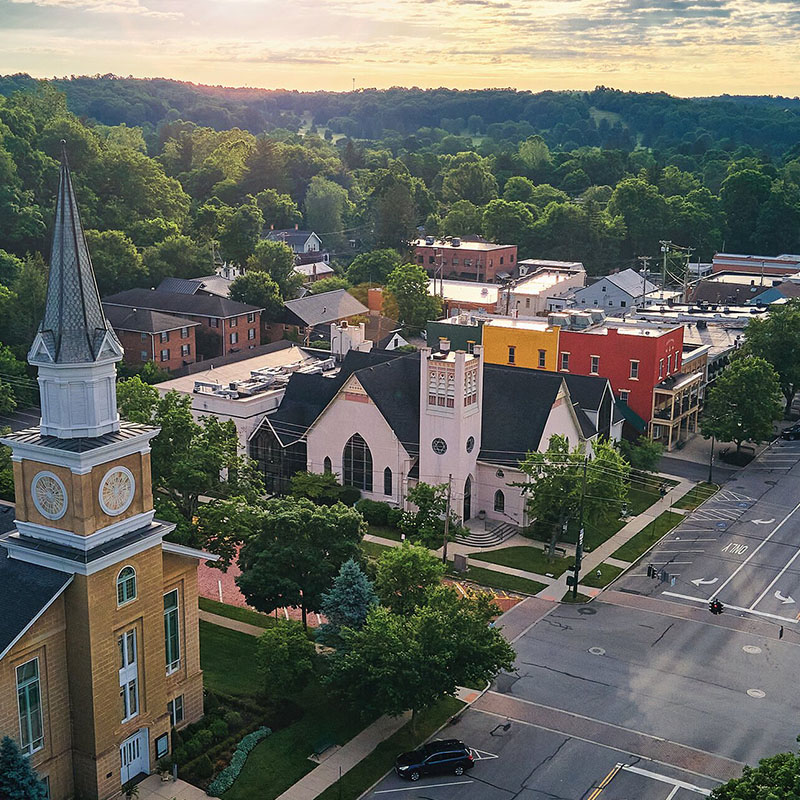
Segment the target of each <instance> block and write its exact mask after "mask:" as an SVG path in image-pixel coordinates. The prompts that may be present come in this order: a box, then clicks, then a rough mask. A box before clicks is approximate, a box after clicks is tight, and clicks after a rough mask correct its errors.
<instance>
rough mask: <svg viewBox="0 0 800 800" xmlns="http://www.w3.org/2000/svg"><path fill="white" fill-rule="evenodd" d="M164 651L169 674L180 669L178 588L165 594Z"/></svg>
mask: <svg viewBox="0 0 800 800" xmlns="http://www.w3.org/2000/svg"><path fill="white" fill-rule="evenodd" d="M164 652H165V653H166V657H167V675H170V674H171V673H173V672H175V671H176V670H178V669H180V666H181V637H180V624H179V621H178V590H177V589H173V590H172V591H171V592H167V593H166V594H165V595H164Z"/></svg>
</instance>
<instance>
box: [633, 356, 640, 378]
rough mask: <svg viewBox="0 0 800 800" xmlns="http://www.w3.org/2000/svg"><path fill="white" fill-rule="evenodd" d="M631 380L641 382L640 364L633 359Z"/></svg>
mask: <svg viewBox="0 0 800 800" xmlns="http://www.w3.org/2000/svg"><path fill="white" fill-rule="evenodd" d="M631 380H634V381H636V380H639V362H638V361H635V360H634V359H631Z"/></svg>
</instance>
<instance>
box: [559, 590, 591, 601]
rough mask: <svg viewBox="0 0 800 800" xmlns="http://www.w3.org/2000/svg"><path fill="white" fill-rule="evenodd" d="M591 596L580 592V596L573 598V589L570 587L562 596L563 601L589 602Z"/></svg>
mask: <svg viewBox="0 0 800 800" xmlns="http://www.w3.org/2000/svg"><path fill="white" fill-rule="evenodd" d="M591 599H592V598H591V597H587V596H586V595H585V594H581V593H580V592H578V596H577V597H576V598H575V599H574V600H573V599H572V589H568V590H567V593H566V594H565V595H564V596H563V597H562V598H561V602H562V603H588V602H589V600H591Z"/></svg>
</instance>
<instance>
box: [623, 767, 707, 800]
mask: <svg viewBox="0 0 800 800" xmlns="http://www.w3.org/2000/svg"><path fill="white" fill-rule="evenodd" d="M622 769H623V770H625V772H632V773H634V775H643V776H644V777H645V778H652V779H653V780H654V781H661V783H668V784H670V785H671V786H674V787H675V790H676V791H677V790H678V789H686V790H687V791H689V792H695V793H696V794H702V795H703V796H704V797H708V796H709V795H710V794H711V790H710V789H704V788H703V787H702V786H695V785H694V784H693V783H687V782H686V781H679V780H677V779H676V778H669V777H667V776H666V775H659V773H657V772H651V771H650V770H649V769H642V768H641V767H633V766H631V767H628V766H625V767H623V768H622ZM670 797H672V795H670Z"/></svg>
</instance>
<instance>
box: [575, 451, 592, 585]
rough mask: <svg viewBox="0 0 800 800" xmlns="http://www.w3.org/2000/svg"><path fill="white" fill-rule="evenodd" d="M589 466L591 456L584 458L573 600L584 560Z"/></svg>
mask: <svg viewBox="0 0 800 800" xmlns="http://www.w3.org/2000/svg"><path fill="white" fill-rule="evenodd" d="M588 465H589V456H584V458H583V482H582V484H581V510H580V516H579V519H580V528H579V530H578V544H577V546H576V547H575V567H574V572H573V576H572V579H573V584H572V599H573V600H577V598H578V576H579V575H580V572H581V559H582V558H583V507H584V500H585V498H586V469H587V467H588Z"/></svg>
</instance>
